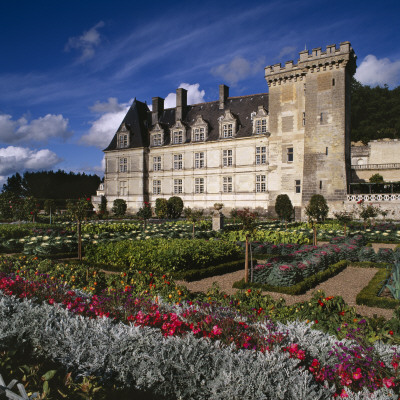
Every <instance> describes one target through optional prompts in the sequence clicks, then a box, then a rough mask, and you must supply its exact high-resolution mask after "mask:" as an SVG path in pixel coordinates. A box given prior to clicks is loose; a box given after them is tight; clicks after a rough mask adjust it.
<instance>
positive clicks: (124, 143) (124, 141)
mask: <svg viewBox="0 0 400 400" xmlns="http://www.w3.org/2000/svg"><path fill="white" fill-rule="evenodd" d="M118 147H119V148H120V149H124V148H126V147H128V134H127V133H120V134H119V135H118Z"/></svg>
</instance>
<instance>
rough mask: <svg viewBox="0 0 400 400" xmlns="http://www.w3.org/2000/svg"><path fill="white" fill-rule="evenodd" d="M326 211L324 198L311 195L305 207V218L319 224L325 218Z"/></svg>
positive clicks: (327, 208) (319, 195) (327, 209)
mask: <svg viewBox="0 0 400 400" xmlns="http://www.w3.org/2000/svg"><path fill="white" fill-rule="evenodd" d="M328 211H329V207H328V205H327V204H326V200H325V198H324V196H322V194H314V195H312V197H311V199H310V202H309V203H308V206H307V207H306V214H307V216H308V217H310V218H312V219H315V220H317V221H318V222H320V221H323V220H324V219H325V218H326V217H327V215H328Z"/></svg>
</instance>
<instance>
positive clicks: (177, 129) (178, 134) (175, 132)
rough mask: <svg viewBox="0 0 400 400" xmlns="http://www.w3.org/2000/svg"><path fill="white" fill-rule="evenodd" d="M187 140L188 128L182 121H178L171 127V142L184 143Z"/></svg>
mask: <svg viewBox="0 0 400 400" xmlns="http://www.w3.org/2000/svg"><path fill="white" fill-rule="evenodd" d="M185 142H186V128H185V126H184V125H183V124H182V121H180V120H178V121H176V123H175V125H174V126H173V127H172V128H171V144H182V143H185Z"/></svg>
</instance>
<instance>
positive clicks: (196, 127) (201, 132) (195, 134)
mask: <svg viewBox="0 0 400 400" xmlns="http://www.w3.org/2000/svg"><path fill="white" fill-rule="evenodd" d="M207 135H208V124H207V122H206V121H204V119H203V118H202V116H201V115H199V116H198V117H197V119H196V122H195V123H194V124H193V125H192V142H204V141H205V140H206V139H207Z"/></svg>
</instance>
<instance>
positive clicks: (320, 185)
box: [319, 181, 322, 189]
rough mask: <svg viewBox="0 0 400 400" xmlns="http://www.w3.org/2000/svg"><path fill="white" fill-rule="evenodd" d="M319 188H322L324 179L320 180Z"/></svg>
mask: <svg viewBox="0 0 400 400" xmlns="http://www.w3.org/2000/svg"><path fill="white" fill-rule="evenodd" d="M319 188H320V189H322V181H319Z"/></svg>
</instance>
